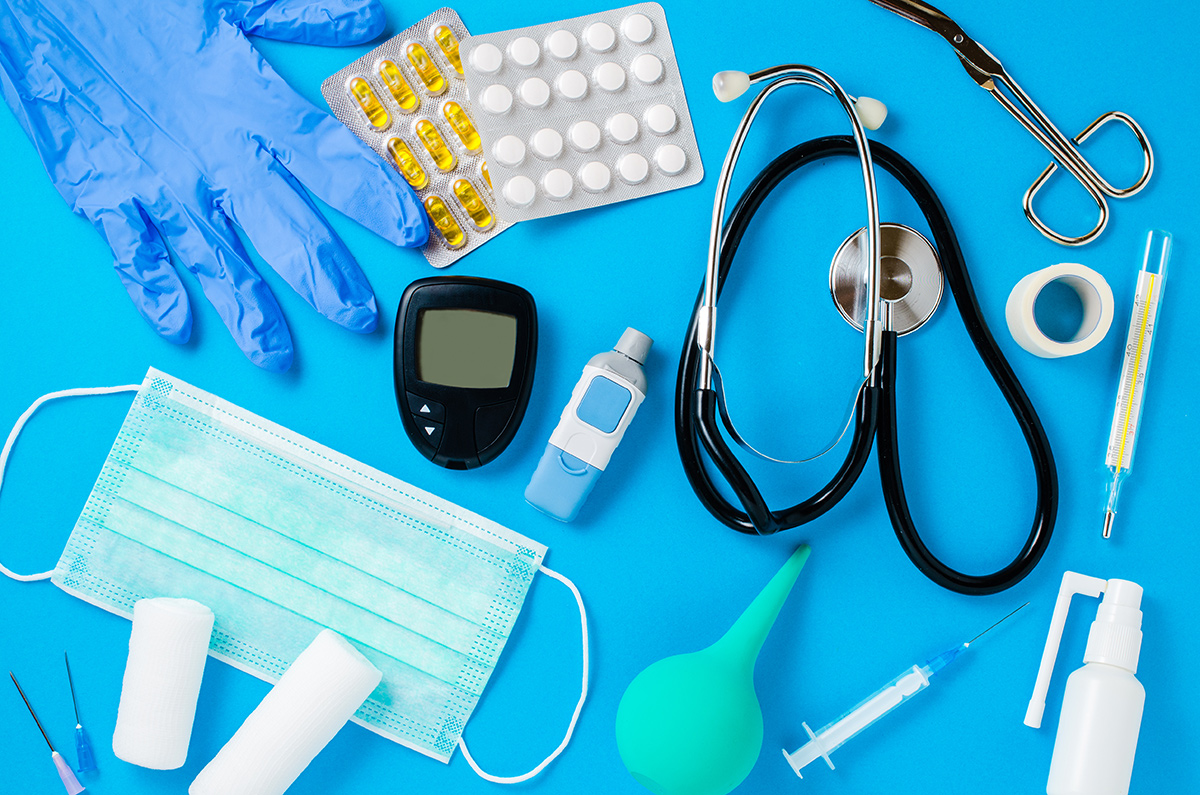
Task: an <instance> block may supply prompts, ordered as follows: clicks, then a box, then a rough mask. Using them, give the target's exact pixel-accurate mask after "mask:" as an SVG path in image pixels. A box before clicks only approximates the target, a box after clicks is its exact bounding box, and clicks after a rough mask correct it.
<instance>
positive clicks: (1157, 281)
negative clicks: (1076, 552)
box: [1104, 229, 1171, 538]
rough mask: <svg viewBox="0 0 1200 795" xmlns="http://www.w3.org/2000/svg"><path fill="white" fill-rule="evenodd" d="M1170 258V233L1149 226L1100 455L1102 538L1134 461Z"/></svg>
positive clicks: (1109, 531)
mask: <svg viewBox="0 0 1200 795" xmlns="http://www.w3.org/2000/svg"><path fill="white" fill-rule="evenodd" d="M1170 259H1171V234H1170V233H1169V232H1164V231H1162V230H1159V229H1152V230H1150V232H1149V233H1148V234H1147V235H1146V251H1145V254H1144V255H1143V257H1142V269H1141V270H1140V271H1139V272H1138V280H1137V290H1136V291H1135V293H1134V296H1133V316H1132V317H1131V318H1130V320H1129V334H1128V336H1127V337H1126V340H1125V360H1124V362H1123V363H1122V364H1121V381H1120V383H1119V384H1118V385H1117V406H1116V409H1115V410H1114V411H1113V421H1112V430H1111V431H1109V434H1108V454H1107V456H1106V458H1105V461H1104V463H1105V466H1107V467H1108V471H1109V472H1110V473H1111V475H1112V478H1111V480H1110V481H1109V483H1108V503H1107V505H1106V506H1105V509H1104V537H1105V538H1108V537H1109V536H1110V535H1112V526H1113V519H1114V518H1115V517H1116V515H1117V494H1118V492H1119V491H1120V488H1121V481H1123V480H1124V479H1125V478H1126V476H1128V475H1129V471H1130V468H1131V467H1132V466H1133V451H1134V448H1136V447H1137V434H1138V429H1139V427H1140V425H1141V417H1142V401H1143V399H1144V398H1145V392H1146V373H1147V372H1148V371H1149V369H1150V354H1151V352H1152V350H1153V346H1154V333H1155V329H1156V328H1157V326H1158V312H1159V308H1160V307H1161V306H1162V291H1163V287H1164V286H1165V284H1166V280H1167V262H1168V261H1169V260H1170Z"/></svg>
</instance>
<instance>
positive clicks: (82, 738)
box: [63, 651, 96, 773]
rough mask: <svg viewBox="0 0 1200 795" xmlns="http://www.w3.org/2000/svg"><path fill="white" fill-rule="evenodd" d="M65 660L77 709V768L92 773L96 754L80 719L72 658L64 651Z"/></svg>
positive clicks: (73, 702) (68, 681)
mask: <svg viewBox="0 0 1200 795" xmlns="http://www.w3.org/2000/svg"><path fill="white" fill-rule="evenodd" d="M63 662H64V663H66V666H67V684H68V685H69V686H70V688H71V706H72V707H74V709H75V769H76V770H78V771H79V772H80V773H90V772H91V771H93V770H95V769H96V755H95V754H94V753H92V744H91V742H90V741H89V740H88V736H87V732H86V731H84V730H83V722H82V721H80V720H79V700H78V699H76V698H75V680H74V679H72V678H71V660H70V658H69V657H67V653H66V652H65V651H64V652H63Z"/></svg>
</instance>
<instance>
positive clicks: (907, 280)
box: [829, 224, 944, 336]
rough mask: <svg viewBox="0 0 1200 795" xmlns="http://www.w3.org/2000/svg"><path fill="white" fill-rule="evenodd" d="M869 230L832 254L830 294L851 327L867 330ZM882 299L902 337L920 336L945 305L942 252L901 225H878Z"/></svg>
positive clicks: (893, 326) (853, 236)
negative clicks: (909, 335) (917, 332)
mask: <svg viewBox="0 0 1200 795" xmlns="http://www.w3.org/2000/svg"><path fill="white" fill-rule="evenodd" d="M866 248H867V230H866V228H865V227H864V228H862V229H859V230H858V231H857V232H855V233H854V234H852V235H851V236H850V237H848V238H846V240H845V242H843V243H842V245H841V246H839V247H838V250H837V253H836V254H834V255H833V263H832V264H831V265H830V268H829V292H830V295H832V296H833V303H834V304H835V305H836V306H837V309H838V312H839V313H840V314H841V316H842V317H843V318H845V320H846V322H847V323H849V324H850V325H852V326H854V328H856V329H858V330H859V331H862V330H863V324H864V320H865V319H866V316H867V256H866ZM879 264H880V267H881V269H882V272H881V274H880V276H881V277H882V278H881V280H880V283H879V293H880V297H881V298H883V302H884V305H885V306H886V307H887V310H888V313H889V314H890V316H891V317H890V323H889V324H888V325H886V326H885V327H886V328H890V329H891V330H892V331H895V332H896V333H897V334H898V335H900V336H904V335H905V334H908V333H911V332H913V331H916V330H917V329H918V328H920V327H921V326H923V325H924V324H925V321H927V320H929V318H931V317H932V316H933V313H934V311H935V310H937V307H938V303H940V302H941V300H942V289H943V283H944V279H943V277H942V265H941V262H939V260H938V255H937V252H936V251H935V250H934V248H933V245H932V244H931V243H930V242H929V241H928V240H926V239H925V236H924V235H922V234H921V233H920V232H918V231H916V230H915V229H912V228H910V227H907V226H903V225H901V224H880V225H879Z"/></svg>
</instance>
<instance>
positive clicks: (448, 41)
mask: <svg viewBox="0 0 1200 795" xmlns="http://www.w3.org/2000/svg"><path fill="white" fill-rule="evenodd" d="M469 35H470V34H469V33H468V32H467V29H466V27H465V26H464V25H463V23H462V20H461V19H459V16H458V14H457V13H456V12H455V11H453V10H452V9H449V8H440V9H438V10H437V11H434V12H433V13H432V14H430V15H429V16H427V17H425V18H424V19H422V20H421V21H420V22H418V23H417V24H415V25H413V26H412V27H410V28H408V29H407V30H404V31H402V32H401V33H399V34H397V35H395V36H393V37H392V38H390V39H388V40H387V41H385V42H384V43H383V44H381V45H379V46H378V47H376V48H375V49H373V50H371V51H370V52H369V53H367V54H366V55H364V56H363V57H361V58H359V59H358V60H357V61H355V62H354V63H352V64H350V65H349V66H347V67H346V68H345V69H342V70H341V71H340V72H338V73H337V74H335V75H333V76H332V77H329V78H328V79H326V80H325V82H324V83H322V84H321V94H322V95H324V97H325V101H326V102H328V103H329V108H330V110H332V111H333V114H334V115H335V116H337V118H338V120H339V121H341V122H342V124H345V125H346V126H347V127H349V128H350V130H351V131H352V132H353V133H354V134H355V135H357V136H358V137H359V138H361V139H363V140H364V141H366V142H367V144H368V145H370V146H371V148H372V149H374V150H375V151H376V152H378V153H379V155H380V156H381V157H382V158H383V159H384V160H386V161H387V162H388V163H389V164H391V165H392V166H393V167H394V168H395V169H396V170H397V171H399V172H400V173H401V174H402V175H404V179H405V180H407V181H408V184H409V185H411V186H412V188H413V190H414V191H416V194H417V198H418V199H420V201H421V203H422V204H423V205H424V207H425V212H426V213H428V214H429V220H430V227H431V233H430V235H429V242H428V243H426V244H425V248H424V254H425V259H427V260H429V264H430V265H432V266H434V267H435V268H444V267H446V266H447V265H450V264H451V263H453V262H455V261H456V260H458V259H459V258H461V257H463V256H465V255H466V254H468V253H469V252H471V251H473V250H474V249H476V248H478V247H479V246H482V245H483V244H484V243H486V242H487V241H489V240H491V239H492V238H494V237H495V236H496V235H498V234H500V233H501V232H503V231H504V230H505V229H507V228H508V227H509V226H511V223H508V222H505V221H504V220H503V219H501V218H500V216H499V215H498V214H497V212H496V209H497V208H496V200H495V197H494V195H493V192H492V183H491V176H490V175H489V174H488V169H487V162H486V161H485V160H484V158H483V144H482V142H481V140H480V138H479V130H478V128H477V126H476V123H475V119H474V118H472V110H471V103H470V102H469V101H468V99H467V84H466V80H464V79H463V65H462V58H461V57H460V55H459V44H460V42H462V41H464V40H465V39H466V38H467V37H468V36H469Z"/></svg>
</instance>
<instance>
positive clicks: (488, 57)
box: [467, 44, 504, 75]
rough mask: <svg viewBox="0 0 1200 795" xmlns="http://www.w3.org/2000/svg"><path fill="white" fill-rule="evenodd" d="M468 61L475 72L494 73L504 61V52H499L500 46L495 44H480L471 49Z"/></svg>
mask: <svg viewBox="0 0 1200 795" xmlns="http://www.w3.org/2000/svg"><path fill="white" fill-rule="evenodd" d="M467 60H468V61H470V63H471V66H472V68H474V69H475V71H476V72H479V73H480V74H485V75H494V74H495V73H496V72H498V71H500V64H501V63H503V61H504V53H502V52H500V48H499V47H497V46H496V45H495V44H480V45H479V46H478V47H476V48H475V49H473V50H471V57H470V58H468V59H467Z"/></svg>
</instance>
